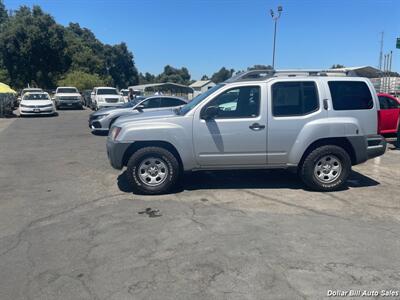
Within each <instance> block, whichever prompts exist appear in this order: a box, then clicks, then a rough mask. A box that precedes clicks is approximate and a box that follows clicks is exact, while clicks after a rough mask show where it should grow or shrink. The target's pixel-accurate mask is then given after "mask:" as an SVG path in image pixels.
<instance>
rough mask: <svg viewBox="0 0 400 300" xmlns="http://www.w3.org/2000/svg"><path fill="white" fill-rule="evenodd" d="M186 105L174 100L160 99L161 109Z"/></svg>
mask: <svg viewBox="0 0 400 300" xmlns="http://www.w3.org/2000/svg"><path fill="white" fill-rule="evenodd" d="M183 104H186V102H184V101H182V100H179V99H176V98H161V106H162V107H172V106H179V105H183Z"/></svg>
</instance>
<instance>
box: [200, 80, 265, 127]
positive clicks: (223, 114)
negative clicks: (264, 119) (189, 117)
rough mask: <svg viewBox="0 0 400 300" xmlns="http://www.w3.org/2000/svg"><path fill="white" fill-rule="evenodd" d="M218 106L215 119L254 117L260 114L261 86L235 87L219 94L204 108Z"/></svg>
mask: <svg viewBox="0 0 400 300" xmlns="http://www.w3.org/2000/svg"><path fill="white" fill-rule="evenodd" d="M210 106H216V107H218V115H217V116H216V117H215V119H224V118H254V117H257V116H258V115H259V114H260V87H259V86H244V87H238V88H233V89H230V90H227V91H225V92H223V93H222V94H219V95H218V96H217V97H215V98H214V99H213V100H211V101H210V102H209V103H208V104H207V105H206V106H205V107H204V108H203V110H202V111H203V112H204V111H205V110H206V109H207V107H210Z"/></svg>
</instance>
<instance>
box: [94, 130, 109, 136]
mask: <svg viewBox="0 0 400 300" xmlns="http://www.w3.org/2000/svg"><path fill="white" fill-rule="evenodd" d="M91 133H92V135H95V136H107V135H108V131H93V130H92V131H91Z"/></svg>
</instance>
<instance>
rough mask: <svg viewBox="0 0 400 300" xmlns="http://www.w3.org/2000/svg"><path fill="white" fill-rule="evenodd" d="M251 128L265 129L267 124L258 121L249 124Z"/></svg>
mask: <svg viewBox="0 0 400 300" xmlns="http://www.w3.org/2000/svg"><path fill="white" fill-rule="evenodd" d="M249 128H250V129H251V130H255V131H257V130H261V129H264V128H265V125H261V124H258V123H254V124H251V125H250V126H249Z"/></svg>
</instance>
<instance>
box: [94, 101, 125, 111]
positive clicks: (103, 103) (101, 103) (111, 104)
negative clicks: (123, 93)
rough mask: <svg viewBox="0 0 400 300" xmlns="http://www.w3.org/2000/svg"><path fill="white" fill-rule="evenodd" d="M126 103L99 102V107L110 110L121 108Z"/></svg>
mask: <svg viewBox="0 0 400 300" xmlns="http://www.w3.org/2000/svg"><path fill="white" fill-rule="evenodd" d="M124 104H125V103H124V102H113V103H112V102H110V103H108V102H97V107H98V108H99V109H101V108H110V107H121V106H123V105H124Z"/></svg>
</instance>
